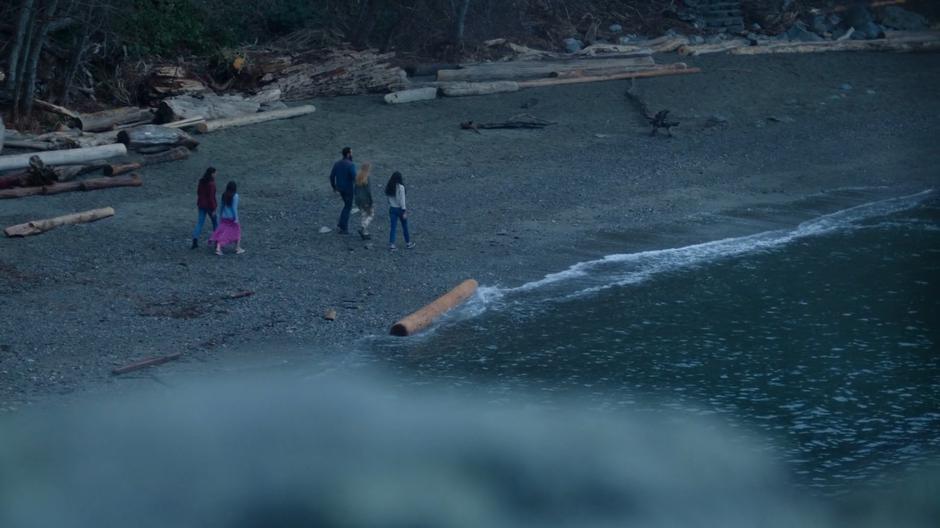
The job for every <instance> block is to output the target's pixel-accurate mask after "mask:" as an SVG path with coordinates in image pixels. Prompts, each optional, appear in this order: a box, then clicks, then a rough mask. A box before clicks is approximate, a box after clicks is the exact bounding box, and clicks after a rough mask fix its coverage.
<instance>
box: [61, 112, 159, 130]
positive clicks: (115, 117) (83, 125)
mask: <svg viewBox="0 0 940 528" xmlns="http://www.w3.org/2000/svg"><path fill="white" fill-rule="evenodd" d="M138 121H146V122H150V121H153V111H152V110H150V109H149V108H137V107H136V106H127V107H124V108H115V109H114V110H105V111H103V112H95V113H93V114H80V115H79V116H78V117H77V118H74V119H72V126H74V127H75V128H79V129H81V130H83V131H85V132H104V131H106V130H111V129H113V128H114V127H116V126H118V125H123V124H127V123H136V122H138Z"/></svg>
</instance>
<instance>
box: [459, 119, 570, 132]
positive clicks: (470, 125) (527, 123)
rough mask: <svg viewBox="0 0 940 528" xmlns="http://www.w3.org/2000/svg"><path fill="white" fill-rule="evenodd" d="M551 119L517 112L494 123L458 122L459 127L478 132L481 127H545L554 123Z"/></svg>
mask: <svg viewBox="0 0 940 528" xmlns="http://www.w3.org/2000/svg"><path fill="white" fill-rule="evenodd" d="M554 124H555V123H554V122H553V121H546V120H545V119H541V118H538V117H535V116H533V115H531V114H519V115H515V116H512V117H510V118H509V119H508V120H506V121H499V122H495V123H476V122H473V121H465V122H463V123H460V128H462V129H464V130H473V131H474V132H477V133H478V134H479V131H480V130H483V129H494V128H536V129H538V128H545V127H547V126H549V125H554Z"/></svg>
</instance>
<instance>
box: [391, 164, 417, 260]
mask: <svg viewBox="0 0 940 528" xmlns="http://www.w3.org/2000/svg"><path fill="white" fill-rule="evenodd" d="M385 197H386V198H388V217H389V220H391V222H392V227H391V229H389V231H388V249H389V250H390V251H395V250H396V249H397V248H396V247H395V231H396V230H397V229H398V221H399V220H401V230H402V233H404V234H405V247H407V248H408V249H411V248H413V247H415V243H414V242H412V241H411V235H410V234H409V233H408V208H407V205H406V203H405V182H404V180H402V177H401V173H400V172H398V171H395V173H394V174H392V177H391V178H389V179H388V183H387V184H385Z"/></svg>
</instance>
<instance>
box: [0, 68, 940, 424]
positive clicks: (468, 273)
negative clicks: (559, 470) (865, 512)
mask: <svg viewBox="0 0 940 528" xmlns="http://www.w3.org/2000/svg"><path fill="white" fill-rule="evenodd" d="M688 62H689V63H690V65H694V66H700V67H702V68H703V71H704V72H703V73H701V74H697V75H687V76H674V77H661V78H656V79H648V80H643V81H640V82H638V83H637V90H638V92H639V93H640V94H642V96H643V97H644V98H645V99H646V101H647V102H648V104H649V107H650V109H651V110H653V111H656V110H658V109H663V108H666V109H670V110H671V115H672V116H673V117H675V118H677V120H678V121H680V122H681V126H679V127H678V128H677V129H676V130H675V136H674V137H672V138H666V137H650V136H649V129H648V127H647V126H646V125H645V123H644V121H643V119H642V118H641V117H640V116H639V115H638V114H637V112H636V110H635V108H634V107H633V106H631V105H630V104H629V101H628V100H627V99H626V98H625V97H624V92H625V90H626V87H627V82H608V83H595V84H585V85H570V86H561V87H554V88H543V89H533V90H525V91H521V92H518V93H512V94H501V95H496V96H485V97H467V98H457V99H441V100H437V101H431V102H425V103H415V104H410V105H401V106H387V105H385V104H383V102H382V99H381V97H379V96H363V97H346V98H335V99H326V100H317V101H312V103H313V104H314V105H316V106H317V112H316V113H314V114H312V115H309V116H305V117H301V118H296V119H292V120H286V121H276V122H270V123H265V124H260V125H255V126H251V127H245V128H239V129H230V130H223V131H219V132H216V133H213V134H209V135H205V136H201V137H200V138H199V139H200V140H201V141H202V144H201V145H200V146H199V148H198V150H197V151H196V152H195V153H194V155H193V156H192V157H190V159H188V160H186V161H182V162H174V163H169V164H164V165H157V166H153V167H148V168H146V169H145V170H144V171H142V173H141V174H142V176H143V178H144V181H145V183H144V186H143V187H142V188H125V189H113V190H102V191H97V192H88V193H71V194H62V195H56V196H49V197H31V198H23V199H18V200H5V201H2V202H0V223H2V225H3V226H8V225H12V224H16V223H21V222H25V221H28V220H32V219H38V218H46V217H51V216H57V215H61V214H66V213H70V212H75V211H81V210H86V209H92V208H97V207H105V206H113V207H114V208H115V210H116V211H117V214H116V216H115V217H113V218H110V219H106V220H103V221H100V222H96V223H93V224H88V225H82V226H70V227H63V228H59V229H56V230H54V231H52V232H49V233H47V234H44V235H41V236H36V237H30V238H26V239H6V238H4V239H0V412H2V411H11V410H15V409H17V408H20V407H22V406H24V405H27V404H31V403H35V402H40V401H50V400H51V401H56V400H57V399H61V398H68V397H71V396H63V395H70V394H71V395H76V394H82V393H84V392H86V391H88V390H96V389H100V388H103V387H104V388H107V387H108V386H111V385H114V384H118V383H121V379H120V378H114V377H112V376H111V375H110V371H111V369H112V368H114V367H115V366H119V365H123V364H126V363H129V362H131V361H134V360H135V359H138V358H141V357H147V356H155V355H165V354H169V353H174V352H182V353H183V359H181V360H180V362H179V363H181V364H183V365H185V368H188V369H190V370H191V369H200V368H203V369H207V370H211V369H213V368H216V367H218V365H220V364H224V362H226V361H227V360H230V354H229V351H231V350H233V349H235V348H239V349H244V348H245V347H246V346H248V347H250V346H251V345H253V344H264V343H269V342H273V341H290V342H293V343H300V344H303V346H305V347H307V348H309V349H311V350H317V349H331V350H341V349H342V347H343V345H344V344H346V343H350V342H352V341H353V340H355V339H357V338H359V337H362V336H365V335H370V334H376V333H386V332H387V330H388V327H389V326H390V324H391V323H392V322H393V321H395V320H396V319H397V318H399V317H400V316H402V315H404V314H406V313H408V312H410V311H412V310H414V309H416V308H418V307H420V306H422V305H423V304H425V303H426V302H428V301H430V300H432V299H433V298H434V297H436V296H437V295H439V294H441V293H443V292H445V291H446V290H448V289H449V288H450V287H452V286H453V285H455V284H457V283H458V282H460V281H461V280H463V279H465V278H468V277H473V278H476V279H477V280H478V281H479V282H480V283H481V284H499V285H504V286H510V285H518V284H521V283H523V282H526V281H529V280H533V279H537V278H539V277H541V276H542V275H544V274H545V273H550V272H553V271H558V270H560V269H564V268H566V267H568V266H569V265H571V264H573V263H575V262H578V261H582V260H586V259H589V258H597V257H598V256H600V255H603V254H607V253H613V252H620V253H622V252H630V251H636V250H640V249H647V248H651V247H666V246H672V245H674V244H676V243H679V242H680V240H679V239H680V238H681V237H676V236H673V235H674V234H675V233H676V232H678V231H681V229H679V227H681V226H683V225H686V224H690V223H692V222H693V220H694V219H696V218H699V219H700V218H702V215H713V216H712V217H713V218H721V216H720V215H722V214H725V215H726V217H728V218H731V217H735V218H739V219H740V218H741V217H742V216H744V215H742V214H730V213H729V212H732V211H737V212H742V211H748V210H751V209H755V208H756V209H759V208H760V207H762V206H765V205H767V204H786V203H792V202H795V201H798V200H803V199H806V198H807V197H810V196H816V195H819V193H826V192H828V191H834V190H847V189H849V190H850V189H865V192H864V193H863V194H865V196H870V195H871V194H873V193H874V194H878V195H883V196H885V197H888V196H897V195H902V194H909V193H911V192H918V191H922V190H924V189H927V188H931V187H935V186H936V185H937V183H938V177H937V176H938V173H937V167H938V166H940V149H937V148H936V144H937V143H936V142H937V139H936V138H937V137H938V135H940V92H938V91H937V90H936V86H938V84H940V83H938V81H940V54H904V55H894V54H868V53H843V54H837V53H833V54H815V55H782V56H755V57H738V56H705V57H699V58H693V59H691V60H689V61H688ZM520 113H529V114H532V115H535V116H537V117H540V118H543V119H549V120H552V121H555V122H556V124H555V125H553V126H550V127H548V128H546V129H543V130H485V131H482V132H481V133H480V134H476V133H474V132H472V131H466V130H461V129H460V128H459V127H458V124H459V123H460V122H462V121H468V120H473V121H477V122H487V121H502V120H505V119H506V118H508V117H510V116H513V115H515V114H520ZM346 145H349V146H352V147H353V148H354V152H355V158H356V161H357V162H363V161H371V162H373V180H372V186H373V193H374V195H375V196H376V198H378V199H379V202H378V203H379V207H378V214H377V218H376V221H375V222H374V223H373V231H374V240H372V241H371V244H366V243H364V242H363V241H360V240H359V237H358V236H356V235H355V234H353V235H346V236H341V235H337V234H335V233H332V232H331V233H327V234H320V233H319V232H318V230H319V229H320V228H321V227H323V226H327V227H334V226H335V224H336V219H337V216H338V214H339V210H340V205H341V203H340V201H339V199H338V198H337V196H336V195H334V194H333V193H332V192H331V190H330V187H329V181H328V174H329V170H330V167H331V165H332V163H333V162H334V161H335V160H336V159H337V158H338V157H339V151H340V149H341V148H342V147H343V146H346ZM209 165H212V166H215V167H217V168H218V170H219V174H218V176H217V179H218V186H219V188H220V189H222V188H224V186H225V183H226V182H227V181H229V180H235V181H236V182H238V184H239V192H240V195H241V211H240V215H241V220H242V224H243V231H244V240H243V245H244V247H245V248H246V249H247V253H245V254H243V255H234V254H230V253H229V254H226V255H224V256H223V257H217V256H215V255H214V254H212V253H211V252H210V251H209V250H208V249H206V247H205V239H206V238H207V237H208V230H207V231H204V234H203V239H202V244H201V246H200V248H199V249H198V250H190V249H189V243H190V231H191V230H192V228H193V225H194V223H195V220H196V208H195V200H196V197H195V187H196V180H197V179H198V178H199V176H200V175H201V173H202V171H203V170H204V169H205V167H207V166H209ZM395 170H399V171H401V172H402V173H403V174H404V178H405V182H406V184H407V188H408V203H409V213H410V215H411V216H410V220H409V221H410V223H411V229H412V234H413V237H414V240H415V241H416V242H417V247H416V248H415V249H413V250H404V249H400V250H399V251H397V252H394V253H390V252H389V251H388V250H387V249H386V246H387V239H386V237H387V233H388V216H387V213H386V208H385V206H384V198H382V196H381V187H382V186H383V185H384V183H385V181H386V180H387V178H388V176H389V175H390V174H391V173H392V172H393V171H395ZM854 199H855V198H852V197H851V196H849V197H848V198H845V199H843V200H841V203H839V204H837V203H836V202H832V203H830V204H829V205H828V206H827V205H825V204H823V205H821V206H820V212H826V211H825V209H826V208H827V207H829V208H834V207H836V206H837V205H838V206H842V205H846V204H847V203H848V204H849V205H850V202H851V201H852V200H854ZM858 199H859V200H861V199H862V198H861V197H859V198H858ZM356 222H358V217H357V216H355V215H354V217H353V225H354V226H355V225H356ZM677 226H679V227H677ZM747 226H751V227H747ZM751 228H753V229H755V230H756V229H758V228H759V225H758V223H750V224H746V225H745V224H742V223H740V222H737V223H735V222H734V221H730V220H729V222H728V223H727V225H725V224H723V223H722V222H712V227H711V231H710V232H709V233H708V234H707V236H708V237H720V236H728V234H729V233H731V234H734V233H733V232H734V230H735V229H737V230H747V229H751ZM697 233H698V234H696V235H695V236H691V235H685V239H687V240H683V241H685V242H695V241H704V239H701V238H698V239H696V238H697V237H704V236H706V234H703V232H702V231H701V230H699V231H697ZM400 245H401V243H400ZM244 290H250V291H253V292H254V295H252V296H250V297H243V298H238V299H226V298H225V297H226V296H228V295H230V294H233V293H236V292H239V291H244ZM328 309H335V310H336V311H337V312H338V317H337V319H336V320H335V321H327V320H325V319H324V318H323V314H324V312H325V311H326V310H328ZM220 362H221V363H220ZM160 368H179V367H173V366H169V367H160Z"/></svg>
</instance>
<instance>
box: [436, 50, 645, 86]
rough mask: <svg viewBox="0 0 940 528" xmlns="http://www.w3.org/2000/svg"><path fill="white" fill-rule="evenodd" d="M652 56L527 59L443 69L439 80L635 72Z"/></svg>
mask: <svg viewBox="0 0 940 528" xmlns="http://www.w3.org/2000/svg"><path fill="white" fill-rule="evenodd" d="M654 65H655V63H654V61H653V57H652V56H650V55H638V56H635V57H623V58H602V59H580V60H579V59H573V60H527V61H510V62H487V63H481V64H474V65H468V66H465V67H463V68H461V69H459V70H440V71H439V72H437V80H438V81H469V82H479V81H518V80H526V79H539V78H544V77H551V76H552V75H558V74H559V73H563V72H567V71H572V70H585V69H598V70H600V69H603V70H613V69H618V68H619V69H621V70H622V71H631V70H635V69H636V68H638V67H642V66H654Z"/></svg>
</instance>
